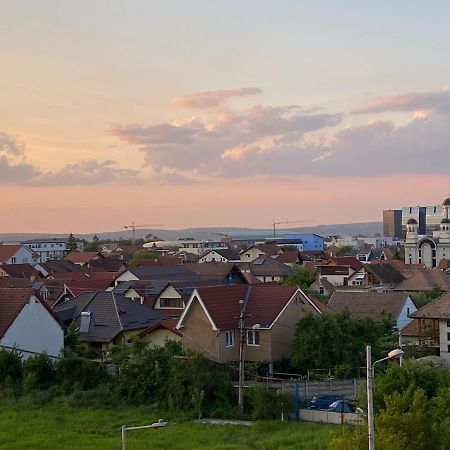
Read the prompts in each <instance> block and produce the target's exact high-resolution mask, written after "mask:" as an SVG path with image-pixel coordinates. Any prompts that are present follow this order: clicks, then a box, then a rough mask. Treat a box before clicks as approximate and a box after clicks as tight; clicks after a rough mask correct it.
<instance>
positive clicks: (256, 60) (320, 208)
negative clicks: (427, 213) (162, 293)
mask: <svg viewBox="0 0 450 450" xmlns="http://www.w3.org/2000/svg"><path fill="white" fill-rule="evenodd" d="M449 16H450V3H448V2H444V1H442V2H439V1H434V2H432V3H428V2H423V1H422V2H419V1H410V2H392V1H377V2H370V3H369V2H361V1H320V2H315V1H272V2H269V1H264V2H263V1H242V0H241V1H230V0H227V1H222V2H218V1H194V0H193V1H177V2H175V1H149V0H142V1H137V0H130V1H126V2H125V1H123V0H121V1H119V0H103V1H100V0H95V1H92V0H90V1H88V0H77V1H68V0H62V1H61V0H53V1H45V0H38V1H26V0H3V1H2V2H1V4H0V55H1V70H0V105H1V108H0V184H1V191H0V192H1V199H0V232H55V233H56V232H64V233H65V232H70V231H72V232H79V233H82V232H86V233H87V232H98V231H112V230H118V229H122V228H123V225H126V224H127V223H129V222H131V221H133V220H134V221H136V223H140V224H152V223H162V224H164V225H165V228H171V229H173V228H182V227H196V226H238V227H270V225H271V222H272V218H289V219H291V220H301V219H304V220H310V222H308V223H305V225H316V224H326V223H347V222H364V221H377V220H382V210H383V209H386V208H396V207H401V206H405V205H417V204H423V205H428V204H436V203H439V202H441V201H442V200H443V198H444V197H446V196H448V195H449V194H450V176H449V174H450V90H449V87H450V58H449V54H450V27H449V25H448V17H449Z"/></svg>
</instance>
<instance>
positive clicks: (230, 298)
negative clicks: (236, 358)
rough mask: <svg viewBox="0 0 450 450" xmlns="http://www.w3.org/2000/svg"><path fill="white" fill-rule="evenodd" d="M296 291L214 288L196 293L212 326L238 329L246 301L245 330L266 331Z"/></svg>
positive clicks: (258, 287) (272, 287) (275, 287)
mask: <svg viewBox="0 0 450 450" xmlns="http://www.w3.org/2000/svg"><path fill="white" fill-rule="evenodd" d="M296 291H297V288H296V287H293V286H280V285H270V284H255V285H251V286H248V285H242V284H241V285H234V286H214V287H205V288H199V289H197V292H198V293H199V296H200V298H201V300H202V302H203V304H204V305H205V307H206V309H207V310H208V312H209V314H210V316H211V318H212V320H213V322H214V324H215V325H216V326H217V328H219V329H221V330H229V329H234V328H237V323H238V319H237V318H238V317H239V314H240V308H241V304H240V303H239V302H240V301H245V300H247V301H246V304H245V313H246V315H247V316H248V317H247V318H246V319H245V325H246V326H249V327H251V326H253V325H255V324H259V325H261V327H263V328H266V327H269V326H270V325H271V324H272V323H273V321H274V320H275V319H276V317H277V316H278V314H279V313H280V312H281V311H282V309H283V308H284V307H285V306H286V304H287V302H288V301H289V300H290V299H291V298H292V296H293V295H294V294H295V292H296Z"/></svg>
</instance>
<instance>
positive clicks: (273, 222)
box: [272, 219, 315, 237]
mask: <svg viewBox="0 0 450 450" xmlns="http://www.w3.org/2000/svg"><path fill="white" fill-rule="evenodd" d="M313 220H315V219H305V220H288V219H286V220H283V221H280V222H277V220H276V219H272V225H273V237H275V236H276V232H277V225H284V224H287V223H304V222H312V221H313Z"/></svg>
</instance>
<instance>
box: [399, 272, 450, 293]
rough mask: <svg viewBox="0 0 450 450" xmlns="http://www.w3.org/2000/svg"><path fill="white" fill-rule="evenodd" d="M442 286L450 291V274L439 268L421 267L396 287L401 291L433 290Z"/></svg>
mask: <svg viewBox="0 0 450 450" xmlns="http://www.w3.org/2000/svg"><path fill="white" fill-rule="evenodd" d="M436 287H440V288H441V289H443V290H444V291H450V274H448V273H446V272H443V271H442V270H439V269H429V268H427V269H421V270H420V271H418V272H416V273H415V274H414V275H413V276H412V277H410V278H408V279H406V280H404V281H402V282H401V283H399V284H398V285H397V286H396V287H395V289H396V290H399V291H431V290H432V289H434V288H436Z"/></svg>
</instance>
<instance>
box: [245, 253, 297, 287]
mask: <svg viewBox="0 0 450 450" xmlns="http://www.w3.org/2000/svg"><path fill="white" fill-rule="evenodd" d="M238 267H239V269H240V271H241V272H242V273H243V274H244V275H247V274H250V275H252V276H253V277H255V278H256V279H257V280H259V281H261V282H263V283H269V282H279V281H282V280H283V279H284V278H286V277H288V276H289V275H292V274H293V273H294V269H292V267H289V266H288V265H286V264H282V263H280V262H278V261H277V260H276V259H274V258H271V257H270V256H260V257H259V258H257V259H255V260H254V261H252V262H250V263H238Z"/></svg>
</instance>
